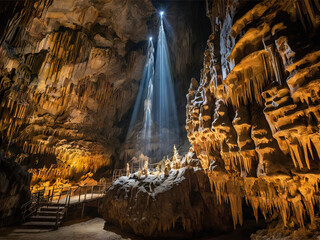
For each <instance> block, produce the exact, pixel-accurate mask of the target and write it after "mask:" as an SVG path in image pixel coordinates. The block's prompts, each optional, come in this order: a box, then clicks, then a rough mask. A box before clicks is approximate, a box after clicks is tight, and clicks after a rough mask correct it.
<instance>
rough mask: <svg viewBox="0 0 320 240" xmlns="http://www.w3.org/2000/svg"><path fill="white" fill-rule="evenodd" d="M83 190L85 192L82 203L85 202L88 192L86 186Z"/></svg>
mask: <svg viewBox="0 0 320 240" xmlns="http://www.w3.org/2000/svg"><path fill="white" fill-rule="evenodd" d="M84 189H85V190H86V191H85V193H84V201H86V199H87V191H88V189H87V186H85V187H84Z"/></svg>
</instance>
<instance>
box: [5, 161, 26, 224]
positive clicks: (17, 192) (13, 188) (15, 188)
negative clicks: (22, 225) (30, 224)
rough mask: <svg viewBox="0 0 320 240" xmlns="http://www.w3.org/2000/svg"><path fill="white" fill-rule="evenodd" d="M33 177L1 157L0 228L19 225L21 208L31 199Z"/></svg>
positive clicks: (17, 165)
mask: <svg viewBox="0 0 320 240" xmlns="http://www.w3.org/2000/svg"><path fill="white" fill-rule="evenodd" d="M30 180H31V175H30V174H29V173H28V172H27V171H26V170H24V169H23V168H22V167H21V166H19V164H17V163H15V162H13V161H12V160H9V159H4V157H3V156H2V155H0V183H1V184H0V227H4V226H8V225H11V224H14V223H19V221H20V220H21V206H22V204H24V203H25V202H27V201H28V200H29V199H30Z"/></svg>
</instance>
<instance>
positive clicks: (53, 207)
mask: <svg viewBox="0 0 320 240" xmlns="http://www.w3.org/2000/svg"><path fill="white" fill-rule="evenodd" d="M42 209H43V210H44V211H57V210H58V209H59V211H62V210H64V207H62V206H60V207H58V206H45V207H40V210H42Z"/></svg>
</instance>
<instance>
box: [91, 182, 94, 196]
mask: <svg viewBox="0 0 320 240" xmlns="http://www.w3.org/2000/svg"><path fill="white" fill-rule="evenodd" d="M93 187H94V186H93V185H92V186H91V199H92V197H93Z"/></svg>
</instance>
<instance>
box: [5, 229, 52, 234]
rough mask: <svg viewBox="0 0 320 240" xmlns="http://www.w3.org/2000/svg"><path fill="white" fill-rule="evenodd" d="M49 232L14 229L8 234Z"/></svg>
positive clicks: (47, 230) (46, 230)
mask: <svg viewBox="0 0 320 240" xmlns="http://www.w3.org/2000/svg"><path fill="white" fill-rule="evenodd" d="M49 231H51V230H49V229H38V228H33V229H30V228H18V229H14V230H13V231H12V232H11V233H10V234H19V233H43V232H49Z"/></svg>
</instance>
